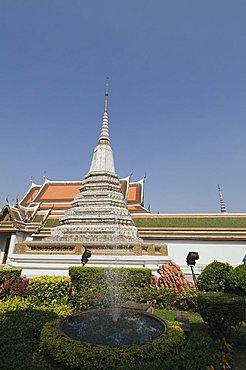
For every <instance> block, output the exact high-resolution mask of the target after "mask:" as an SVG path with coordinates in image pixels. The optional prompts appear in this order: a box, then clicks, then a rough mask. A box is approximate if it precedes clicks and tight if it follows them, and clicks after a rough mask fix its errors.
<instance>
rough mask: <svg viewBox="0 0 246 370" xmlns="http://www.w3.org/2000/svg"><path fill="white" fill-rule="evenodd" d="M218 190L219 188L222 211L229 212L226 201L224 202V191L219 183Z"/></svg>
mask: <svg viewBox="0 0 246 370" xmlns="http://www.w3.org/2000/svg"><path fill="white" fill-rule="evenodd" d="M218 190H219V197H220V212H221V213H227V210H226V206H225V202H224V199H223V195H222V191H221V189H220V186H219V185H218Z"/></svg>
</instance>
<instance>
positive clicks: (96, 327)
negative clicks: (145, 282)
mask: <svg viewBox="0 0 246 370" xmlns="http://www.w3.org/2000/svg"><path fill="white" fill-rule="evenodd" d="M127 277H128V274H127V271H124V269H119V268H115V269H111V268H110V269H107V270H106V271H105V281H106V292H107V295H106V297H105V298H106V299H105V304H106V306H107V309H94V310H88V311H84V312H79V313H75V314H74V315H71V316H69V317H67V318H66V319H65V320H63V321H62V323H61V324H60V332H61V333H62V334H63V335H65V336H66V337H68V338H70V339H75V340H78V341H80V342H81V343H86V344H91V345H103V346H105V345H107V346H113V347H115V346H131V345H136V344H144V343H147V342H149V341H151V340H153V339H156V338H159V337H160V336H162V335H164V334H165V333H166V331H167V326H166V323H165V322H164V321H163V320H161V319H160V318H158V317H156V316H154V315H151V314H149V313H147V312H143V311H140V310H133V309H127V308H122V304H123V303H124V299H125V296H124V286H125V285H126V284H127Z"/></svg>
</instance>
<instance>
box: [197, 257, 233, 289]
mask: <svg viewBox="0 0 246 370" xmlns="http://www.w3.org/2000/svg"><path fill="white" fill-rule="evenodd" d="M232 270H233V267H232V266H231V265H230V264H229V263H223V262H219V261H214V262H212V263H210V264H209V265H207V266H206V267H205V269H204V270H203V271H202V272H201V274H200V275H199V276H198V278H197V284H198V288H199V290H201V291H204V292H220V291H224V290H226V289H227V285H228V284H227V280H228V275H229V273H230V272H231V271H232Z"/></svg>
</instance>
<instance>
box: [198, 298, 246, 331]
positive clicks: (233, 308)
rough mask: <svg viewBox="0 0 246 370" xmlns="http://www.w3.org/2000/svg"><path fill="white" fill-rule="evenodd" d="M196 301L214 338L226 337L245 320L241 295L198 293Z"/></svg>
mask: <svg viewBox="0 0 246 370" xmlns="http://www.w3.org/2000/svg"><path fill="white" fill-rule="evenodd" d="M197 301H198V309H199V313H200V315H201V316H202V318H203V320H204V321H205V322H206V323H207V324H208V326H209V328H210V331H211V334H212V336H213V337H214V338H223V337H225V338H228V336H229V335H230V334H231V332H232V330H233V329H234V330H235V331H236V332H237V331H238V330H239V328H240V326H241V324H242V322H243V321H244V320H245V300H244V298H243V297H240V296H237V295H233V294H226V293H222V292H213V293H212V292H211V293H199V294H198V297H197Z"/></svg>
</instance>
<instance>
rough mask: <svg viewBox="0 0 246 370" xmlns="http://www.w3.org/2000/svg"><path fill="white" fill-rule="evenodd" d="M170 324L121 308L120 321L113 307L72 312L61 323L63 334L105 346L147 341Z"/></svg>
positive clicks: (146, 314)
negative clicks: (110, 308)
mask: <svg viewBox="0 0 246 370" xmlns="http://www.w3.org/2000/svg"><path fill="white" fill-rule="evenodd" d="M166 331H167V326H166V323H165V322H164V321H163V320H162V319H160V318H158V317H156V316H154V315H151V314H149V313H146V312H141V311H135V310H131V309H121V314H120V316H119V317H118V319H117V321H113V320H112V316H111V311H110V310H89V311H84V312H80V313H79V314H77V315H76V314H75V315H71V316H69V317H67V318H66V319H65V320H63V321H62V322H61V324H60V333H62V334H63V335H65V336H66V337H68V338H70V339H75V340H78V341H80V342H82V343H86V344H91V345H103V346H113V347H116V346H131V345H136V344H138V345H139V344H144V343H147V342H149V341H151V340H153V339H157V338H159V337H160V336H162V335H164V334H165V333H166Z"/></svg>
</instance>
